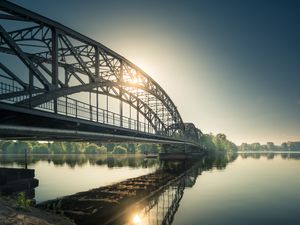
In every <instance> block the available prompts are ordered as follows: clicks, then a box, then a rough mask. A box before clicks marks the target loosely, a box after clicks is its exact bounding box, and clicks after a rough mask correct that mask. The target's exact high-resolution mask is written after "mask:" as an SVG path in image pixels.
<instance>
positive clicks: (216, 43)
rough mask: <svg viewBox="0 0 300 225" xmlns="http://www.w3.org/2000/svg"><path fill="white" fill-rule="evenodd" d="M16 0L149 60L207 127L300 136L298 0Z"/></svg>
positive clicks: (135, 58)
mask: <svg viewBox="0 0 300 225" xmlns="http://www.w3.org/2000/svg"><path fill="white" fill-rule="evenodd" d="M12 2H14V3H17V4H19V5H21V6H23V7H26V8H28V9H30V10H32V11H35V12H37V13H40V14H42V15H44V16H46V17H49V18H51V19H53V20H56V21H58V22H60V23H62V24H64V25H66V26H69V27H70V28H73V29H75V30H76V31H79V32H80V33H83V34H85V35H86V36H89V37H91V38H93V39H95V40H97V41H99V42H100V43H102V44H104V45H106V46H107V47H109V48H111V49H113V50H114V51H116V52H118V53H119V54H121V55H123V56H124V57H126V58H127V59H129V60H130V61H132V62H133V63H135V64H136V65H138V66H139V67H141V68H142V69H143V70H144V71H145V72H147V73H148V74H149V75H150V76H152V77H153V78H154V79H155V80H156V81H157V82H158V83H159V84H160V85H161V86H162V87H163V88H164V89H165V90H166V92H167V93H168V94H169V96H170V97H171V98H172V100H173V101H174V103H175V104H176V105H177V107H178V109H179V112H180V113H181V115H182V117H183V120H184V121H186V122H193V123H194V124H195V125H196V126H197V127H198V128H200V129H201V130H202V131H203V132H205V133H209V132H212V133H225V134H226V135H227V136H228V138H229V139H230V140H232V141H234V142H235V143H237V144H240V143H241V142H257V141H259V142H262V143H265V142H267V141H274V142H275V143H281V142H282V141H289V140H290V141H295V140H300V26H299V23H300V1H296V0H294V1H290V0H285V1H283V0H282V1H276V0H273V1H271V0H264V1H261V0H251V1H239V0H236V1H234V0H229V1H223V0H219V1H217V0H198V1H196V0H195V1H193V0H185V1H183V0H182V1H176V0H152V1H148V0H114V1H108V0H107V1H102V0H88V1H80V0H64V1H61V0H60V1H58V0H51V1H50V0H44V1H37V0H26V1H24V0H14V1H12Z"/></svg>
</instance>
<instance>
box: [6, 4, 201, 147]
mask: <svg viewBox="0 0 300 225" xmlns="http://www.w3.org/2000/svg"><path fill="white" fill-rule="evenodd" d="M198 131H199V130H198V129H197V128H196V127H195V126H194V125H193V124H185V123H184V122H183V120H182V118H181V116H180V113H179V112H178V110H177V107H176V106H175V104H174V103H173V101H172V99H171V98H170V97H169V96H168V94H167V93H166V92H165V91H164V90H163V88H162V87H161V86H160V85H159V84H158V83H157V82H155V81H154V80H153V79H152V78H151V77H150V76H149V75H147V74H146V73H145V72H144V71H143V70H141V69H140V68H139V67H137V66H136V65H134V64H133V63H131V62H130V61H129V60H127V59H126V58H124V57H122V56H121V55H119V54H118V53H116V52H114V51H113V50H111V49H109V48H107V47H105V46H104V45H102V44H100V43H99V42H97V41H95V40H93V39H91V38H88V37H86V36H84V35H82V34H80V33H78V32H76V31H74V30H72V29H70V28H68V27H66V26H64V25H62V24H60V23H57V22H55V21H53V20H51V19H48V18H46V17H44V16H41V15H39V14H37V13H34V12H32V11H29V10H27V9H25V8H22V7H20V6H18V5H15V4H13V3H11V2H8V1H5V0H2V1H1V2H0V138H11V139H32V138H35V139H46V140H49V139H51V140H60V139H61V140H66V139H68V140H100V141H107V140H109V141H130V140H133V141H139V142H142V141H144V142H158V143H189V144H193V145H197V144H198Z"/></svg>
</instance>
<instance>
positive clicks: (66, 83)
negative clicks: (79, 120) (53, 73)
mask: <svg viewBox="0 0 300 225" xmlns="http://www.w3.org/2000/svg"><path fill="white" fill-rule="evenodd" d="M68 76H69V75H68V71H67V69H66V68H65V86H66V87H67V85H68V78H69V77H68ZM67 115H68V96H66V116H67Z"/></svg>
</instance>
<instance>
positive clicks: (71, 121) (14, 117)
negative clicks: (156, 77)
mask: <svg viewBox="0 0 300 225" xmlns="http://www.w3.org/2000/svg"><path fill="white" fill-rule="evenodd" d="M0 118H1V119H0V137H1V139H24V140H29V139H30V140H63V141H100V142H147V143H178V144H180V143H186V142H184V141H178V140H176V139H173V138H170V137H165V136H158V135H154V134H149V133H145V132H142V131H136V130H129V129H125V128H121V127H118V126H113V125H108V124H100V123H97V122H92V121H87V120H84V119H82V120H80V119H78V118H70V117H66V116H63V115H57V114H53V113H49V112H42V111H39V110H33V109H26V108H20V107H16V106H13V105H10V104H5V103H0ZM187 143H188V142H187Z"/></svg>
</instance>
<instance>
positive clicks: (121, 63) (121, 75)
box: [120, 60, 123, 127]
mask: <svg viewBox="0 0 300 225" xmlns="http://www.w3.org/2000/svg"><path fill="white" fill-rule="evenodd" d="M120 82H121V85H120V86H121V89H120V126H121V127H123V100H122V96H123V91H122V88H123V61H122V60H120Z"/></svg>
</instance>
